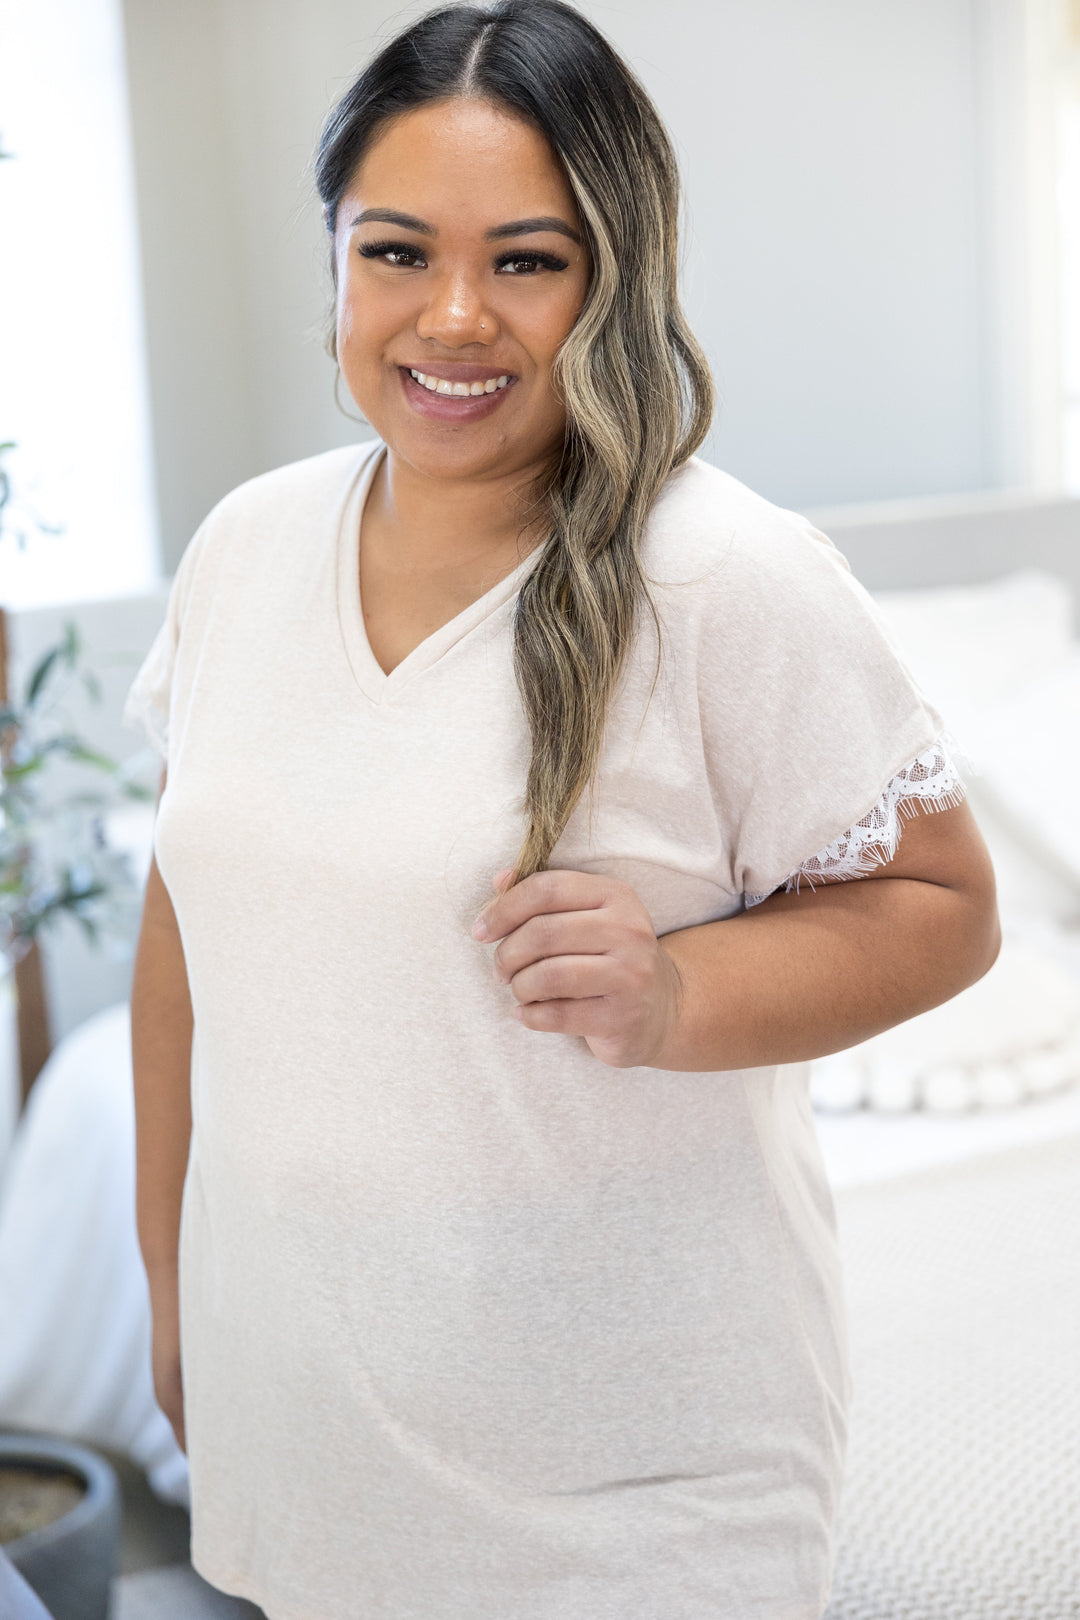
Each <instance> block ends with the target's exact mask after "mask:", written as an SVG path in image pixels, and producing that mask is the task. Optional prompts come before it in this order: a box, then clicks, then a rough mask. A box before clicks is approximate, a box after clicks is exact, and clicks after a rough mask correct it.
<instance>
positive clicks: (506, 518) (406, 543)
mask: <svg viewBox="0 0 1080 1620" xmlns="http://www.w3.org/2000/svg"><path fill="white" fill-rule="evenodd" d="M542 471H543V463H541V462H537V463H536V464H535V465H533V466H529V467H525V468H521V469H519V470H517V471H515V472H511V473H505V474H498V475H493V476H491V477H479V478H432V477H429V476H427V475H426V474H424V473H422V472H419V471H418V470H417V468H415V467H413V466H410V465H409V464H408V463H407V462H405V461H403V460H402V459H401V457H400V456H396V455H395V454H394V452H393V450H391V449H390V448H389V447H387V451H386V455H385V456H384V458H383V461H382V465H381V466H380V467H379V469H378V470H377V472H376V474H375V478H374V480H373V481H372V486H371V490H370V492H369V494H368V498H367V503H366V506H365V510H364V527H365V530H369V529H370V530H371V531H373V532H374V533H377V534H378V535H380V536H381V537H382V538H383V541H384V542H385V543H386V544H388V545H390V546H392V547H393V550H394V553H395V556H396V557H397V558H398V560H399V561H400V562H403V563H404V562H407V563H409V564H410V565H412V566H415V567H418V568H426V567H431V568H445V567H448V566H449V567H454V566H458V565H461V566H468V565H469V564H471V563H482V562H483V561H484V560H485V559H487V558H492V559H502V558H504V557H505V554H506V553H507V551H511V552H513V551H514V550H515V549H516V548H517V547H520V549H521V555H522V556H523V557H524V556H525V554H526V552H528V551H530V550H531V549H532V548H533V546H534V545H536V544H537V543H538V542H539V541H540V540H541V539H542V538H543V533H544V527H545V525H544V522H543V519H542V518H537V517H535V516H532V517H530V514H529V512H528V507H529V505H530V504H531V502H532V499H533V496H532V491H533V489H534V487H535V484H536V480H537V478H538V477H539V476H540V474H541V473H542Z"/></svg>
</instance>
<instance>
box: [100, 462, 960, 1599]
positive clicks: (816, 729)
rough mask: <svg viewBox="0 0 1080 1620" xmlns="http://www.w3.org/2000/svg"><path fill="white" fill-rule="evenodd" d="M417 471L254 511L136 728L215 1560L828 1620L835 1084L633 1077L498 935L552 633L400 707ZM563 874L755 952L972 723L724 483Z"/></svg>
mask: <svg viewBox="0 0 1080 1620" xmlns="http://www.w3.org/2000/svg"><path fill="white" fill-rule="evenodd" d="M381 453H382V446H381V445H380V444H379V443H378V442H377V441H376V442H375V443H373V444H371V443H369V444H366V445H362V446H351V447H347V448H345V449H342V450H334V451H331V452H329V453H327V454H325V455H321V456H316V457H313V458H311V459H309V460H306V461H302V462H299V463H296V464H294V465H291V466H287V467H283V468H280V469H279V470H277V471H275V472H272V473H269V474H266V475H265V476H263V477H260V478H257V479H254V480H253V481H252V482H250V483H247V484H245V485H243V486H242V487H241V488H239V489H237V490H235V491H233V493H232V494H230V495H229V496H227V497H226V498H225V500H223V501H222V502H221V503H220V504H219V505H218V506H217V507H216V508H215V509H214V511H213V512H212V513H211V514H210V516H209V517H208V518H207V519H206V521H205V523H204V524H203V525H202V527H201V528H200V529H199V531H198V532H197V534H196V535H195V537H194V539H193V540H192V541H191V543H190V544H189V546H188V547H187V550H186V551H185V553H184V556H183V558H182V560H181V563H180V566H179V568H178V570H177V573H176V576H175V579H174V581H173V585H172V589H171V593H170V599H169V605H168V614H167V619H166V622H165V624H164V625H163V626H162V629H161V632H160V634H159V636H158V638H157V640H156V641H155V643H154V646H153V647H152V649H151V651H150V652H149V654H148V655H147V658H146V660H145V662H144V664H143V667H142V669H141V670H140V672H139V674H138V676H137V677H136V680H135V683H134V685H133V687H132V691H131V694H130V697H129V700H128V708H127V711H126V712H127V715H128V719H129V723H131V724H132V725H137V724H140V723H141V724H142V725H143V726H144V728H145V730H146V733H147V735H148V736H150V737H151V738H152V739H153V738H155V737H156V738H157V740H158V743H159V746H161V747H162V748H163V751H167V758H168V766H169V775H168V784H167V787H166V791H165V794H164V796H163V798H162V801H161V805H160V808H159V813H158V817H157V824H156V828H155V850H156V855H157V860H158V864H159V867H160V870H161V873H162V876H163V879H164V881H165V883H166V885H167V887H168V890H169V893H170V896H171V898H172V901H173V905H174V907H175V910H176V915H177V919H178V923H179V927H180V933H181V938H182V941H183V947H184V954H185V958H186V962H187V967H188V974H189V978H190V985H191V997H192V1006H193V1009H194V1016H195V1039H194V1044H193V1055H192V1094H193V1133H192V1145H191V1157H190V1162H189V1167H188V1175H187V1181H186V1184H185V1189H184V1203H183V1218H182V1228H181V1239H180V1279H181V1343H182V1356H183V1368H184V1383H185V1398H186V1419H187V1436H188V1445H189V1456H190V1463H191V1490H192V1507H193V1540H192V1554H193V1561H194V1564H195V1567H196V1569H197V1570H198V1571H199V1572H200V1573H201V1574H203V1575H204V1576H206V1578H207V1579H208V1580H210V1581H212V1582H214V1583H215V1584H217V1585H218V1586H220V1587H222V1588H224V1589H225V1590H226V1591H229V1592H233V1593H236V1594H239V1595H243V1596H246V1597H249V1598H252V1599H254V1601H255V1602H257V1603H259V1604H261V1605H262V1607H263V1608H264V1609H265V1610H266V1612H267V1614H268V1615H269V1616H270V1620H818V1617H819V1616H820V1614H821V1612H822V1610H823V1608H824V1605H825V1601H826V1594H827V1589H828V1584H829V1576H830V1565H831V1557H832V1532H833V1525H834V1516H835V1510H836V1502H837V1492H838V1487H839V1482H840V1474H841V1467H842V1460H843V1449H844V1436H845V1425H846V1409H847V1401H848V1374H847V1364H846V1353H845V1342H844V1333H843V1323H842V1309H841V1298H840V1278H839V1265H838V1259H837V1251H836V1243H835V1230H834V1222H833V1212H832V1204H831V1199H830V1196H829V1192H828V1188H827V1185H826V1181H825V1176H824V1171H823V1168H822V1164H821V1160H820V1157H819V1154H818V1149H817V1144H816V1141H815V1136H814V1128H813V1122H812V1117H811V1114H810V1110H809V1105H808V1101H807V1087H806V1066H804V1065H799V1066H793V1067H788V1068H781V1069H776V1068H757V1069H751V1070H746V1071H739V1072H735V1071H729V1072H717V1073H694V1074H684V1073H676V1072H669V1071H665V1070H659V1069H652V1068H646V1067H637V1068H629V1069H613V1068H610V1067H608V1066H607V1065H605V1064H603V1063H601V1062H599V1061H598V1060H597V1059H596V1058H594V1057H593V1056H592V1054H591V1053H590V1051H589V1049H588V1047H587V1046H586V1044H585V1042H584V1040H582V1039H579V1038H578V1037H575V1036H564V1035H554V1034H546V1033H538V1032H536V1031H532V1030H528V1029H525V1028H523V1027H522V1026H521V1025H520V1024H518V1023H517V1022H516V1021H515V1020H514V1019H513V1017H512V1016H511V1009H512V1006H513V1005H514V1002H513V997H512V995H511V992H510V991H509V989H508V987H507V986H505V985H500V984H497V983H496V982H495V981H494V979H493V977H492V967H491V956H492V947H491V946H485V945H481V944H478V943H477V941H476V940H474V939H473V938H472V935H471V932H470V929H471V924H472V921H473V918H474V917H475V915H476V913H477V911H478V910H479V909H480V907H481V906H482V905H483V904H484V903H485V902H486V901H487V900H489V899H490V898H491V897H492V893H493V891H492V888H491V878H492V875H493V874H494V873H495V872H496V871H497V870H498V869H499V868H500V867H503V866H509V865H512V864H513V860H514V857H515V856H516V854H517V851H518V848H519V845H520V840H521V837H522V834H523V831H524V826H525V822H524V813H523V786H524V781H525V772H526V767H527V763H528V755H529V738H528V729H527V726H526V723H525V719H524V715H523V712H522V709H521V704H520V699H519V696H518V692H517V687H516V683H515V679H514V672H513V664H512V632H513V613H514V606H515V597H516V592H517V589H518V587H519V586H520V584H521V582H522V580H523V579H524V577H525V575H526V573H527V571H528V570H529V569H530V568H531V567H532V566H533V565H534V563H535V560H536V558H537V556H538V555H539V553H538V552H533V553H532V554H530V555H529V556H527V557H526V558H525V560H524V562H523V563H522V564H521V565H520V567H519V568H518V569H517V570H515V572H514V573H512V574H510V575H509V576H507V577H506V578H505V579H504V580H502V581H501V583H499V584H498V585H496V586H495V588H494V589H493V590H491V591H489V592H488V593H487V594H486V595H485V596H483V597H482V598H481V599H480V600H479V601H477V602H475V603H474V604H473V605H472V606H470V607H468V608H467V609H466V610H465V611H464V612H463V613H460V614H459V615H458V616H457V617H456V618H455V619H453V620H452V621H451V622H450V623H449V624H447V625H444V626H443V628H442V629H440V630H438V631H436V632H435V634H434V635H432V636H430V637H429V638H428V639H427V640H426V641H424V642H423V643H422V644H421V645H420V646H418V647H417V648H416V649H415V650H414V651H413V652H412V653H411V654H410V655H409V657H407V658H406V659H405V660H404V661H403V662H402V663H401V664H399V665H398V666H397V668H395V669H394V670H393V671H392V672H391V674H390V675H389V676H387V675H385V674H384V673H383V672H382V670H381V669H380V668H379V666H378V664H377V663H376V661H375V659H374V657H373V655H372V653H371V650H370V648H369V646H368V644H367V640H366V636H365V633H364V627H363V616H362V612H361V607H360V600H359V583H358V534H359V523H360V516H361V512H362V507H363V499H364V496H365V494H366V491H367V488H368V486H369V484H370V480H371V475H372V473H373V471H374V468H375V466H376V465H377V462H378V458H379V456H380V454H381ZM643 558H644V565H645V571H646V574H647V576H648V577H649V578H650V580H651V581H652V593H653V596H654V599H655V601H656V603H657V607H658V609H659V612H660V615H661V621H662V631H663V643H664V661H663V666H662V669H661V674H660V678H659V680H658V682H657V685H656V689H655V691H654V692H653V694H652V698H651V701H650V696H649V692H650V686H651V683H652V680H653V675H654V669H655V654H656V640H655V632H654V630H653V627H652V620H651V617H650V615H649V614H648V612H647V611H646V612H644V613H643V614H642V615H641V618H640V623H639V628H638V631H637V633H636V641H635V645H634V647H633V649H632V652H631V657H630V661H629V664H628V667H627V670H626V673H625V676H624V678H623V680H622V682H621V685H620V688H619V691H618V693H617V694H616V700H615V702H614V705H613V707H612V709H611V712H610V720H609V725H608V731H607V735H606V741H605V748H604V753H603V758H602V761H601V768H600V772H599V776H598V780H597V786H596V791H595V793H594V795H593V804H592V806H591V808H592V810H593V819H592V826H591V828H590V825H589V813H590V803H589V800H588V799H586V800H584V801H583V802H582V804H581V805H579V807H578V809H577V810H576V811H575V813H574V816H573V817H572V819H571V821H570V823H569V825H568V827H567V830H566V833H565V835H564V836H563V838H562V839H561V841H560V843H559V845H558V846H557V848H556V850H555V852H554V854H553V856H552V859H551V862H550V864H551V865H552V866H553V867H564V868H574V869H577V870H583V871H590V872H597V873H606V874H611V875H614V876H616V877H619V878H622V879H623V880H625V881H626V882H628V883H629V884H631V885H632V886H633V888H634V889H635V890H636V892H637V893H638V895H639V896H640V897H641V899H642V900H643V901H644V903H645V904H646V906H647V907H648V909H649V912H650V914H651V916H652V919H653V922H654V925H655V927H656V930H657V932H658V933H659V934H663V933H666V932H668V931H669V930H672V929H677V928H684V927H687V926H689V925H691V924H696V923H702V922H706V921H710V920H713V919H720V918H726V917H730V916H733V915H735V914H737V913H739V912H740V911H741V910H742V908H743V900H742V896H743V894H744V893H762V892H767V891H769V890H770V889H772V888H775V887H776V886H777V885H778V884H779V883H781V882H782V881H783V880H784V878H785V877H786V876H787V875H788V873H790V872H791V871H792V870H793V869H794V868H795V867H796V866H798V865H799V864H800V862H802V861H803V860H805V859H807V858H809V857H810V856H811V855H812V854H814V853H815V852H816V851H818V850H819V849H821V848H822V847H823V846H824V845H825V844H826V843H828V842H829V841H830V839H832V838H834V837H836V836H837V835H838V834H839V833H841V832H842V831H843V830H844V829H845V828H847V827H849V826H851V825H852V823H854V822H855V821H857V820H858V819H859V818H860V817H861V816H863V815H865V814H866V812H867V811H868V810H869V808H870V806H871V805H872V804H873V803H874V801H875V800H876V799H877V798H878V796H879V795H880V794H881V793H882V791H883V789H884V788H885V786H886V784H887V783H888V782H889V781H890V780H891V778H892V777H893V776H894V775H895V774H896V773H897V772H898V771H899V770H900V769H901V768H902V767H904V766H905V765H906V764H907V763H908V762H909V761H910V760H912V759H913V758H914V756H915V755H916V754H917V753H918V752H920V751H921V750H922V749H924V748H926V747H927V746H928V745H929V744H930V743H931V742H932V741H933V740H934V739H935V737H937V736H938V735H939V734H940V732H941V729H942V722H941V717H940V716H939V715H938V713H937V712H936V711H935V710H934V709H933V708H932V707H931V706H930V705H929V704H928V703H927V701H926V700H925V699H924V697H923V696H922V694H921V693H920V692H919V690H918V688H917V687H916V686H915V685H914V683H913V681H912V678H911V677H910V675H909V674H908V672H907V670H906V668H905V666H904V665H903V664H902V663H901V662H900V660H899V658H898V656H897V654H896V652H895V651H894V650H893V647H892V645H891V644H890V642H889V641H888V639H887V637H886V634H885V632H884V630H883V628H882V626H881V622H880V620H879V618H878V616H877V613H876V609H875V608H874V606H873V603H872V602H871V600H870V598H869V597H868V596H867V594H866V592H865V591H864V590H863V588H862V587H861V586H860V585H859V584H858V583H857V582H856V581H855V580H854V579H853V577H852V576H851V573H850V571H849V570H848V568H847V564H846V563H845V561H844V559H843V558H842V557H841V556H840V554H839V553H838V552H837V551H836V549H835V548H834V547H833V546H832V545H831V543H830V542H829V541H827V540H826V539H825V538H824V537H823V536H821V535H819V534H817V533H816V532H815V531H814V530H813V529H812V528H811V527H810V526H809V524H808V523H807V522H806V521H805V520H804V519H802V518H800V517H797V516H796V515H795V514H793V513H790V512H786V511H783V510H781V509H779V508H777V507H774V506H772V505H770V504H769V503H768V502H767V501H765V500H763V499H762V498H761V497H759V496H757V495H755V494H753V493H752V492H751V491H750V490H748V489H746V488H745V487H744V486H743V485H741V484H739V483H738V482H737V481H736V480H734V479H733V478H730V477H728V476H727V475H726V474H724V473H722V472H719V471H717V470H716V469H715V468H712V467H710V466H708V465H706V464H705V463H703V462H701V461H698V460H696V459H695V460H693V461H691V462H690V463H689V464H688V465H687V466H686V467H685V468H684V469H682V470H681V471H680V472H679V473H677V474H675V475H673V477H672V478H671V479H670V480H669V482H668V484H667V485H666V486H665V488H664V490H663V492H662V494H661V496H660V498H659V500H658V501H657V503H656V506H655V508H654V511H653V514H652V517H651V521H650V525H649V528H648V532H647V534H646V536H645V540H644V549H643Z"/></svg>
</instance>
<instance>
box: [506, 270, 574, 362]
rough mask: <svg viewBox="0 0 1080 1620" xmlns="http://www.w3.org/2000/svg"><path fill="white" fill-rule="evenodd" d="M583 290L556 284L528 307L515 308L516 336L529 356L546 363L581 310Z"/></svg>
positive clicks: (549, 360) (554, 353) (560, 344)
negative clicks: (550, 293)
mask: <svg viewBox="0 0 1080 1620" xmlns="http://www.w3.org/2000/svg"><path fill="white" fill-rule="evenodd" d="M584 296H585V295H584V293H583V292H582V291H580V290H579V289H578V288H576V287H567V288H563V287H560V288H559V289H558V290H557V292H553V293H552V295H551V296H550V297H549V298H546V299H544V300H543V302H540V301H539V300H538V301H537V304H536V305H535V307H533V308H531V309H529V310H528V311H525V312H522V311H518V319H517V321H516V323H515V325H516V330H517V333H518V335H519V337H520V338H521V339H522V341H523V342H524V343H525V345H526V347H527V348H528V349H529V352H530V353H531V354H532V356H533V358H534V359H535V360H536V361H537V362H538V363H539V364H543V365H548V366H550V365H551V364H552V363H553V362H554V359H555V356H556V354H557V353H558V351H559V349H560V347H561V346H562V344H563V342H564V340H565V339H566V337H567V336H568V334H569V333H570V332H571V331H572V330H573V327H574V323H575V322H576V320H577V318H578V315H579V314H580V313H581V306H582V303H583V302H584Z"/></svg>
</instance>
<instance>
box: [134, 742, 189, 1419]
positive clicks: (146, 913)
mask: <svg viewBox="0 0 1080 1620" xmlns="http://www.w3.org/2000/svg"><path fill="white" fill-rule="evenodd" d="M165 781H166V772H165V770H164V769H163V770H162V773H161V785H160V787H159V789H158V803H159V804H160V802H161V795H162V793H164V791H165ZM191 1035H192V1013H191V996H190V993H189V990H188V978H187V967H186V964H185V962H184V952H183V948H182V946H181V943H180V930H179V928H178V927H177V922H176V915H175V913H174V911H173V908H172V901H171V900H170V899H169V891H168V890H167V889H166V887H165V884H164V883H163V882H162V878H161V873H160V872H159V871H158V866H157V861H156V859H155V858H154V857H153V856H151V860H150V873H149V876H148V878H147V880H146V893H145V896H144V899H143V911H142V922H141V925H140V928H139V939H138V944H137V946H136V949H135V965H134V971H133V974H132V982H131V1065H132V1076H133V1082H134V1090H135V1212H136V1221H137V1225H138V1234H139V1247H140V1249H141V1250H142V1257H143V1264H144V1266H145V1267H146V1277H147V1282H148V1284H149V1289H150V1309H151V1312H152V1315H153V1370H154V1393H155V1395H156V1396H157V1400H158V1404H159V1405H160V1407H161V1409H162V1411H163V1412H164V1413H165V1416H166V1417H167V1418H168V1419H169V1422H170V1423H171V1424H172V1427H173V1432H174V1434H175V1435H176V1439H177V1442H178V1444H179V1445H180V1446H181V1448H182V1449H186V1446H185V1436H184V1402H183V1388H182V1384H181V1378H180V1323H179V1295H178V1250H179V1242H180V1202H181V1198H182V1196H183V1191H184V1176H185V1174H186V1171H187V1160H188V1149H189V1144H190V1141H191Z"/></svg>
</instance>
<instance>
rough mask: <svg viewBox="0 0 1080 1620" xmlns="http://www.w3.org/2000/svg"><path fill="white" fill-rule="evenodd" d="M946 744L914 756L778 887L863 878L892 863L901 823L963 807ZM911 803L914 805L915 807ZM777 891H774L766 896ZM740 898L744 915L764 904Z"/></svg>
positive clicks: (963, 794)
mask: <svg viewBox="0 0 1080 1620" xmlns="http://www.w3.org/2000/svg"><path fill="white" fill-rule="evenodd" d="M950 741H951V739H949V738H947V737H946V736H945V735H942V736H941V737H938V738H937V739H936V740H935V741H934V742H933V743H931V745H930V747H929V748H926V749H924V750H923V751H922V753H920V754H916V756H915V758H914V759H913V760H912V761H911V762H910V764H908V765H905V766H904V769H903V770H902V771H898V772H897V774H896V775H895V776H894V777H893V778H892V780H891V782H889V784H888V785H887V787H886V788H885V790H884V792H883V793H882V795H881V797H880V798H879V799H877V800H876V801H875V803H874V804H873V805H872V806H871V807H870V809H869V810H868V811H867V812H866V814H865V816H863V817H861V819H860V820H859V821H857V822H856V823H855V825H854V826H853V827H849V828H848V829H847V831H846V832H842V833H841V834H840V836H839V837H838V838H834V839H833V841H832V843H831V844H826V845H825V848H824V849H819V850H818V852H817V854H816V855H811V857H810V859H809V860H807V861H803V863H802V865H801V866H798V867H796V868H795V870H794V872H792V873H790V875H789V876H788V877H787V878H786V879H785V881H784V883H783V884H782V885H781V887H782V888H783V890H784V892H785V893H790V892H791V891H792V890H795V891H798V888H799V885H800V883H801V881H802V879H803V878H805V879H806V881H807V882H808V883H809V884H810V887H811V888H813V886H814V879H815V878H831V879H834V880H842V879H847V878H859V877H865V876H866V874H867V872H872V871H873V870H874V868H875V867H876V866H882V865H884V864H885V862H886V861H891V860H892V859H893V857H894V855H895V854H896V851H897V847H898V845H899V843H900V831H901V827H900V823H901V820H902V819H903V818H905V817H908V816H914V815H918V814H920V813H925V812H927V811H931V810H945V809H948V808H950V807H951V806H953V805H957V804H960V803H962V802H963V800H964V798H965V797H966V792H967V790H966V788H965V787H964V783H963V781H962V779H961V777H960V772H959V771H958V770H957V768H956V765H955V764H954V762H953V759H952V754H951V752H950V747H949V743H950ZM954 746H955V745H954ZM915 801H919V802H918V806H916V802H915ZM776 892H777V891H776V890H775V889H772V890H770V891H769V893H771V894H775V893H776ZM745 898H746V906H747V909H748V910H749V908H750V907H751V906H757V905H760V904H761V902H762V900H767V899H768V898H769V895H768V894H748V895H747V896H746V897H745Z"/></svg>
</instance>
